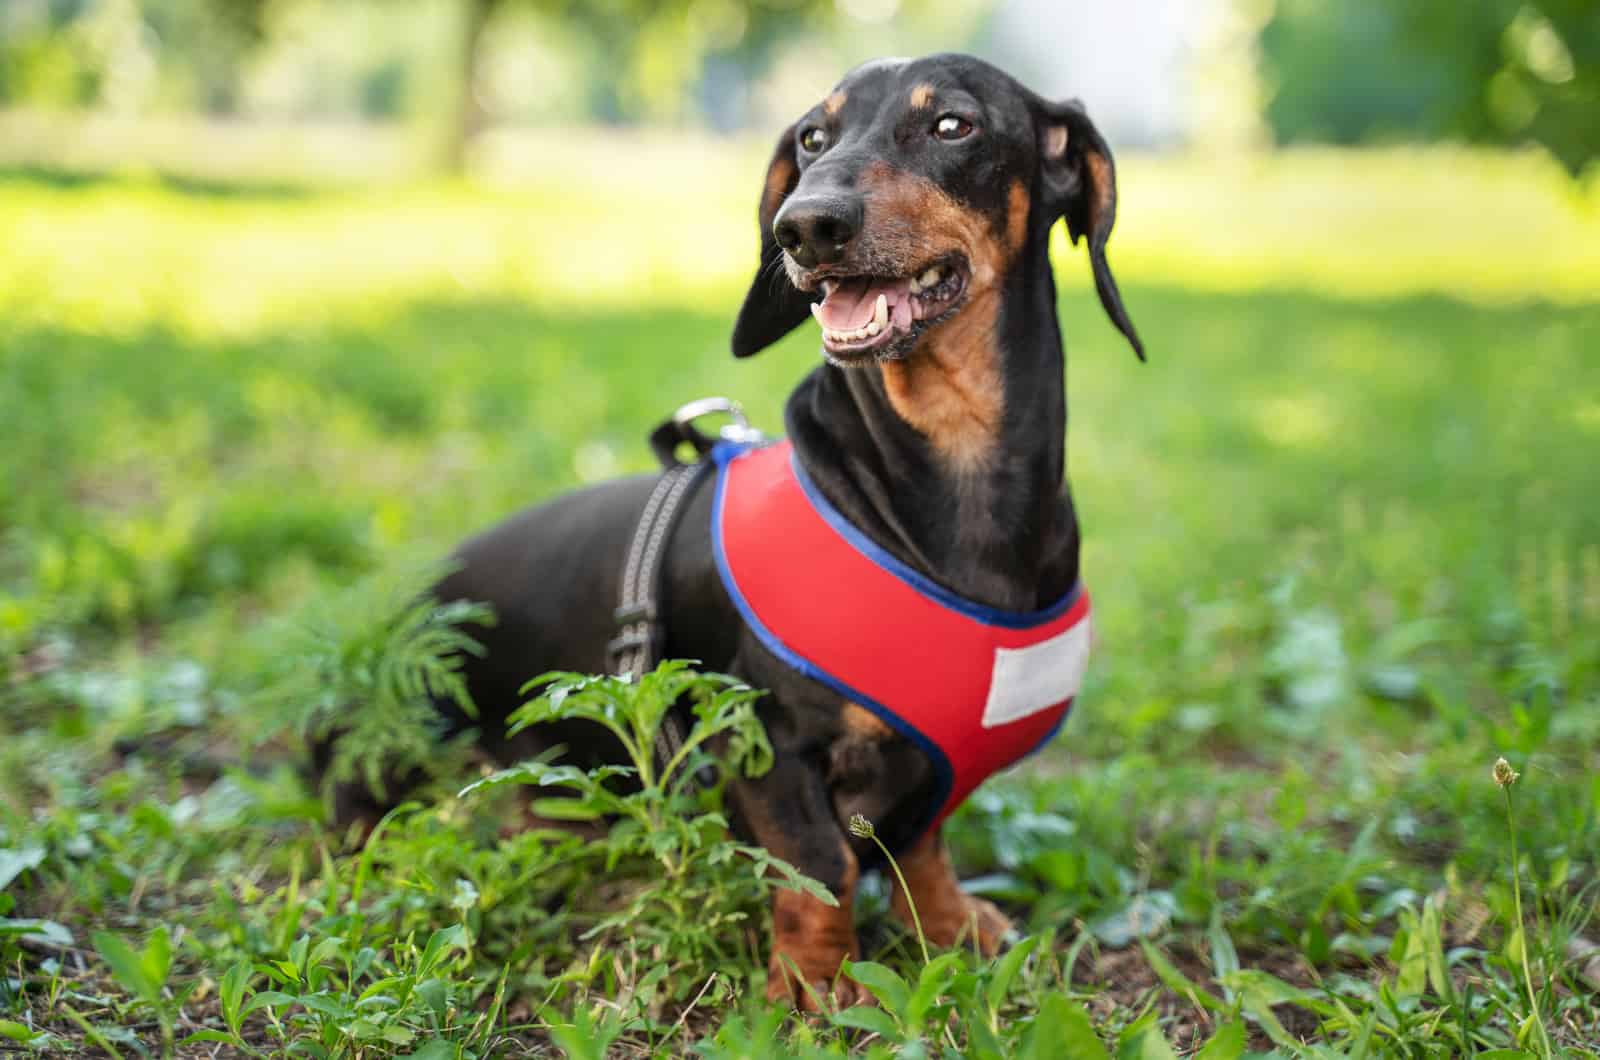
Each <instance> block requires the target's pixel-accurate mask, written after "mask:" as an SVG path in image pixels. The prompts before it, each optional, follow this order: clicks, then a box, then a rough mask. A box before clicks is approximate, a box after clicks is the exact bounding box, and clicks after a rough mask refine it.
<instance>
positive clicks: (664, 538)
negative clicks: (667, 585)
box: [608, 460, 712, 765]
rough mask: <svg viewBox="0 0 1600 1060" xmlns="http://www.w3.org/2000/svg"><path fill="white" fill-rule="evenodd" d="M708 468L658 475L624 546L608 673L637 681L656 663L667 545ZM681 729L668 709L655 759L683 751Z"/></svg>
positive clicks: (704, 463) (676, 468) (685, 467)
mask: <svg viewBox="0 0 1600 1060" xmlns="http://www.w3.org/2000/svg"><path fill="white" fill-rule="evenodd" d="M711 468H712V463H711V461H709V460H701V461H698V462H696V463H693V464H675V465H673V466H671V467H669V468H667V469H666V470H665V471H664V472H662V475H661V478H660V479H658V480H657V481H656V484H655V488H653V489H652V490H651V491H650V497H649V499H647V500H646V501H645V505H644V511H643V512H642V513H640V515H639V525H638V526H637V527H636V528H635V529H634V531H633V540H632V541H631V542H629V544H628V557H627V560H626V561H625V563H624V564H623V568H622V591H621V594H620V599H619V601H618V604H617V610H616V620H617V636H616V639H614V640H613V641H612V642H611V644H610V645H609V648H608V653H609V655H610V661H611V669H612V672H613V673H616V674H617V675H618V676H623V677H629V678H631V679H632V680H634V681H638V680H639V679H640V678H641V677H643V676H644V674H645V673H646V672H647V671H648V670H649V669H650V668H651V667H652V666H654V665H655V664H656V663H657V662H659V661H660V659H659V658H658V657H657V656H658V653H659V652H660V651H661V649H662V647H663V643H664V640H665V637H664V632H665V630H664V627H663V625H662V615H661V612H660V598H661V592H660V589H661V566H662V561H663V559H664V557H665V556H666V550H667V543H668V542H669V541H670V540H671V539H672V533H673V531H674V530H675V529H676V528H677V525H678V522H679V520H680V519H681V518H682V513H683V507H684V501H686V500H687V499H688V498H689V497H691V496H693V494H694V489H695V487H696V486H697V485H699V483H700V482H701V480H702V479H704V478H705V476H706V475H707V474H708V473H709V472H710V470H711ZM683 736H684V733H683V725H682V723H681V722H680V721H679V719H678V717H677V715H676V714H674V713H672V711H671V710H670V709H669V710H668V712H667V714H666V716H665V717H663V718H662V719H661V727H660V728H659V729H658V730H656V748H655V749H656V759H657V762H658V764H660V765H665V764H666V763H667V762H668V761H670V760H671V758H672V757H673V756H674V755H676V754H677V753H678V751H679V750H681V749H682V747H683Z"/></svg>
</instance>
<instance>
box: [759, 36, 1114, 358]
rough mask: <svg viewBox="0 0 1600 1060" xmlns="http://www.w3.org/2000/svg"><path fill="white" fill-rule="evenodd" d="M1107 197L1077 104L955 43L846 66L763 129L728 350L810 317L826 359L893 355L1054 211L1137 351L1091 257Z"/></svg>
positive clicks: (1101, 144)
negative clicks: (1044, 94)
mask: <svg viewBox="0 0 1600 1060" xmlns="http://www.w3.org/2000/svg"><path fill="white" fill-rule="evenodd" d="M1116 202H1117V185H1116V173H1115V169H1114V167H1113V165H1112V161H1111V151H1110V149H1109V148H1107V146H1106V142H1105V140H1104V139H1103V138H1102V137H1101V136H1100V134H1099V132H1098V131H1096V129H1095V127H1094V124H1093V123H1092V122H1091V121H1090V120H1089V116H1088V114H1087V113H1085V111H1084V109H1083V106H1082V105H1081V104H1080V103H1078V102H1077V101H1075V100H1074V101H1069V102H1065V103H1053V102H1050V101H1048V100H1044V99H1041V98H1040V97H1039V96H1037V95H1035V94H1034V93H1032V92H1030V91H1029V90H1028V89H1026V88H1024V87H1023V86H1022V85H1020V84H1018V83H1017V82H1016V81H1015V80H1014V79H1012V78H1011V77H1010V76H1008V75H1007V74H1005V73H1002V72H1001V71H999V70H997V69H995V68H994V67H993V66H990V65H989V64H988V63H985V62H983V61H981V60H978V59H974V58H972V57H971V56H965V55H935V56H930V57H928V58H925V59H917V60H904V59H888V60H879V61H877V62H872V63H868V64H866V65H864V66H860V67H857V68H856V69H855V70H853V71H851V72H850V73H849V74H847V75H846V76H845V78H844V80H843V81H841V82H839V85H838V87H837V88H835V89H834V90H833V92H831V93H830V94H829V95H828V96H827V97H826V98H825V99H823V100H822V101H821V102H819V103H818V104H817V105H816V106H815V107H813V108H811V110H810V111H808V112H807V113H806V114H805V115H804V116H803V117H801V118H800V120H799V121H797V122H795V123H794V124H793V125H791V126H790V127H789V128H788V129H786V130H784V133H783V135H782V136H781V137H780V138H779V140H778V147H777V150H776V152H775V153H774V154H773V157H772V163H771V165H770V166H769V167H768V170H767V179H766V185H765V187H764V189H763V190H762V194H761V209H760V219H761V265H760V268H759V269H758V271H757V273H756V278H755V282H754V283H753V284H752V285H751V287H750V291H749V293H748V294H747V295H746V296H745V302H744V306H743V308H741V309H740V311H739V319H738V322H737V323H736V324H735V325H734V331H733V352H734V354H735V355H737V356H739V357H747V356H749V355H750V354H752V353H755V352H757V351H759V350H761V349H762V348H764V347H766V346H768V345H770V344H771V343H773V342H776V341H777V340H778V339H780V338H782V337H783V336H784V335H785V334H787V333H788V332H789V331H791V330H793V329H794V328H795V327H796V326H797V325H799V324H800V323H801V322H803V321H804V320H805V318H806V316H807V314H808V313H809V314H812V315H815V316H816V318H817V321H818V323H820V324H821V325H822V346H823V351H824V353H825V354H826V355H827V357H828V358H829V360H831V361H833V362H834V363H836V364H864V363H870V362H872V361H877V360H895V359H899V358H904V357H906V356H908V355H909V354H910V353H911V352H912V351H913V350H914V349H915V348H916V347H917V345H918V343H919V342H920V341H921V339H922V337H923V336H924V335H925V334H927V333H929V332H930V331H935V330H936V329H938V328H940V327H941V325H943V324H944V323H945V322H947V321H949V320H950V319H951V318H953V317H956V316H958V315H959V314H961V313H962V311H963V309H964V308H965V307H967V306H968V305H969V304H971V303H972V302H973V301H974V300H976V299H977V298H979V297H982V296H985V295H988V294H991V293H992V292H995V291H997V290H998V289H999V287H1000V285H1001V284H1002V283H1003V281H1004V279H1005V277H1006V276H1007V275H1008V274H1009V272H1010V271H1011V270H1012V268H1013V267H1014V266H1016V264H1017V263H1018V261H1019V259H1021V258H1022V256H1023V250H1024V247H1025V246H1026V245H1027V244H1028V241H1029V240H1030V239H1035V240H1039V241H1040V245H1041V246H1042V245H1044V244H1045V243H1046V242H1047V240H1048V235H1049V230H1050V227H1051V226H1052V225H1053V224H1054V223H1055V221H1056V219H1057V218H1060V217H1065V218H1066V221H1067V230H1068V232H1069V233H1070V234H1071V236H1072V239H1073V241H1074V242H1077V240H1078V239H1080V238H1081V237H1084V236H1087V237H1088V240H1089V258H1090V262H1091V264H1092V267H1093V270H1094V278H1095V287H1096V289H1097V290H1098V291H1099V294H1100V301H1101V304H1103V305H1104V306H1105V309H1106V312H1107V313H1108V314H1109V315H1110V317H1111V319H1112V321H1113V322H1114V323H1115V324H1116V325H1117V327H1118V328H1119V329H1120V330H1121V331H1122V333H1123V334H1124V335H1125V336H1127V338H1128V341H1129V342H1130V343H1132V344H1133V348H1134V351H1135V352H1136V353H1138V354H1139V357H1140V358H1141V359H1143V357H1144V350H1143V347H1142V346H1141V344H1140V342H1139V338H1138V335H1137V334H1136V333H1135V331H1134V328H1133V322H1132V321H1131V320H1129V319H1128V314H1127V312H1126V310H1125V309H1124V308H1123V305H1122V297H1121V295H1120V294H1119V293H1118V291H1117V284H1116V281H1115V280H1114V279H1113V278H1112V275H1111V269H1110V266H1109V265H1108V264H1107V262H1106V254H1105V246H1106V239H1107V237H1108V236H1109V235H1110V234H1111V226H1112V222H1113V221H1114V220H1115V217H1116Z"/></svg>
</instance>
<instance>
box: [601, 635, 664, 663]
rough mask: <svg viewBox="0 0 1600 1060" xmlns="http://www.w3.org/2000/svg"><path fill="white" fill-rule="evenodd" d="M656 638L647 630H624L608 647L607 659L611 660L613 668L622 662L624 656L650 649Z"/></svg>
mask: <svg viewBox="0 0 1600 1060" xmlns="http://www.w3.org/2000/svg"><path fill="white" fill-rule="evenodd" d="M653 639H654V638H653V637H651V636H650V632H649V631H648V630H645V629H631V630H623V631H622V632H621V633H619V634H617V635H616V636H615V637H613V638H611V642H610V643H609V644H607V645H606V657H607V658H608V659H610V660H611V664H612V666H613V667H615V666H616V664H617V663H618V662H620V661H621V660H622V657H623V655H625V654H627V653H628V652H630V651H640V650H642V649H645V648H648V647H650V644H651V642H652V640H653Z"/></svg>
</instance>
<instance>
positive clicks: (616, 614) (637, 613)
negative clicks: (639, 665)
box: [611, 600, 656, 628]
mask: <svg viewBox="0 0 1600 1060" xmlns="http://www.w3.org/2000/svg"><path fill="white" fill-rule="evenodd" d="M611 619H612V621H614V622H615V623H616V624H617V626H618V627H619V628H620V627H623V626H631V625H633V624H635V623H637V622H654V621H655V620H656V607H655V604H653V603H651V602H650V601H648V600H641V601H639V602H638V603H636V604H624V605H623V606H621V607H619V608H617V609H616V610H615V611H613V612H612V613H611Z"/></svg>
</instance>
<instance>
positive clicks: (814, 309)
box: [811, 302, 828, 331]
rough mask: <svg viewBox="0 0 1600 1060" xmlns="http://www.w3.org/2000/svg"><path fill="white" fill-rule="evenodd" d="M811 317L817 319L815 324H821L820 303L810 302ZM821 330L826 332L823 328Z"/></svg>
mask: <svg viewBox="0 0 1600 1060" xmlns="http://www.w3.org/2000/svg"><path fill="white" fill-rule="evenodd" d="M811 315H812V316H814V317H816V318H817V323H818V324H820V323H822V303H821V302H812V303H811ZM822 330H823V331H827V330H828V329H827V328H823V329H822Z"/></svg>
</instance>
